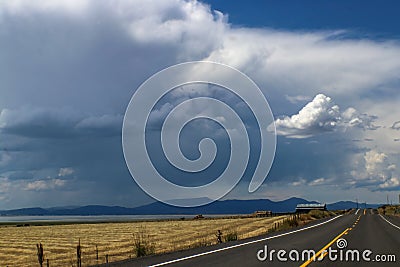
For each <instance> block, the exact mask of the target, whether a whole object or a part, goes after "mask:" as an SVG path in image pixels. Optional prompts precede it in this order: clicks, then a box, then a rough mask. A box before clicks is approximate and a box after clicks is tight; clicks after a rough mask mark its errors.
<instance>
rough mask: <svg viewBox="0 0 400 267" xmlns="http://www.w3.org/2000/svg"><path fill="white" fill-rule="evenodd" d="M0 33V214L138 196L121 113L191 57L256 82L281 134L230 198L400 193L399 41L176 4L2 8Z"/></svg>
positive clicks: (8, 4)
mask: <svg viewBox="0 0 400 267" xmlns="http://www.w3.org/2000/svg"><path fill="white" fill-rule="evenodd" d="M0 25H1V26H0V50H1V51H2V53H1V54H0V81H1V89H0V90H1V93H0V199H1V200H2V202H1V204H2V205H0V208H11V207H21V206H30V205H44V206H46V205H65V204H88V203H99V204H121V205H128V206H134V205H139V204H141V203H145V202H148V201H150V199H149V198H148V197H147V196H146V195H145V194H144V193H143V192H141V190H140V189H138V187H137V186H136V185H135V184H134V183H133V182H132V180H131V178H130V176H129V173H128V172H127V170H126V167H125V163H124V159H123V156H122V151H121V140H120V131H121V122H122V116H123V113H124V111H125V108H126V106H127V104H128V102H129V99H130V97H131V96H132V94H133V92H134V91H135V89H136V88H137V87H138V86H139V85H140V84H141V83H142V82H143V81H144V80H145V79H147V78H148V77H150V76H151V75H152V74H154V73H155V72H157V71H159V70H161V69H163V68H164V67H167V66H170V65H172V64H175V63H180V62H183V61H187V60H203V59H206V60H213V61H218V62H222V63H225V64H229V65H232V66H234V67H236V68H238V69H239V70H241V71H243V72H245V73H246V74H247V75H249V76H250V77H251V78H252V79H254V80H255V82H256V83H257V84H258V85H259V87H260V88H261V89H262V91H263V93H264V95H265V96H266V97H267V99H268V100H269V102H270V105H271V107H272V110H273V112H274V113H275V115H276V125H277V129H278V133H279V134H280V136H279V138H278V151H277V157H276V161H275V163H274V166H273V170H272V172H271V175H270V177H269V178H268V179H267V180H266V183H267V185H266V186H265V188H264V189H261V190H259V192H257V193H256V194H254V195H247V193H243V191H241V188H242V187H243V186H244V187H246V186H245V184H246V183H248V181H249V179H250V177H245V179H244V183H243V184H239V187H238V188H237V189H236V190H234V191H233V192H232V193H231V195H230V196H228V197H236V198H249V197H264V196H265V195H268V194H269V193H271V190H275V192H276V193H275V195H277V196H278V198H279V195H281V196H289V195H298V196H304V197H308V198H315V199H319V200H321V201H329V200H335V199H337V198H339V197H345V196H349V197H352V194H353V192H354V191H355V190H359V191H357V192H359V194H362V195H363V196H365V198H367V197H368V198H369V199H371V201H378V200H379V199H381V198H386V197H385V196H386V195H385V194H386V193H384V191H385V190H386V191H387V190H396V189H400V186H399V183H398V179H399V177H400V175H399V171H398V168H397V166H400V162H399V158H400V157H399V152H398V151H400V150H399V149H400V142H396V141H395V140H396V139H398V138H399V135H398V131H396V130H397V129H398V128H399V127H398V121H399V117H398V114H399V112H400V111H399V106H398V103H399V101H400V99H399V98H400V96H399V94H398V93H397V92H398V86H399V82H398V73H399V71H400V61H399V60H398V58H399V56H400V45H399V42H398V40H386V41H385V40H380V41H379V42H377V41H374V40H370V39H349V38H344V36H345V34H346V31H343V30H337V31H319V32H307V31H303V32H291V31H284V30H273V29H254V28H253V29H250V28H243V27H237V26H232V25H230V24H229V22H228V17H227V16H226V15H224V14H221V13H220V12H217V11H213V10H212V9H211V8H210V7H209V6H207V5H205V4H202V3H200V2H195V1H180V0H167V1H162V2H160V1H139V0H130V1H101V2H99V1H94V0H82V1H69V0H64V1H50V0H46V1H23V0H21V1H1V2H0ZM208 93H209V92H205V94H208ZM195 95H196V94H195ZM193 96H194V95H190V94H186V95H185V92H181V93H177V94H176V95H172V96H170V101H169V102H168V103H165V106H163V107H157V108H159V109H157V110H155V111H154V114H153V115H155V116H156V115H157V114H156V113H157V112H159V113H160V114H159V115H160V116H161V115H163V114H164V112H166V111H167V110H169V109H170V108H171V107H170V105H173V104H174V103H176V101H178V100H179V99H181V98H184V97H187V98H190V97H193ZM313 97H314V99H313ZM293 114H294V115H293ZM377 125H379V126H382V127H379V128H378V126H377ZM193 131H198V129H196V127H194V128H193ZM196 133H197V132H196ZM323 133H331V134H323ZM186 136H187V137H189V139H188V140H186V141H185V143H187V144H191V143H193V140H192V139H190V136H191V134H190V131H189V132H188V134H187V135H186ZM193 136H195V135H193ZM196 138H198V136H197V137H196ZM352 140H373V141H371V142H367V141H360V142H353V141H352ZM189 147H190V146H189ZM192 147H193V146H192ZM189 154H190V153H189ZM194 154H195V153H194ZM382 155H384V156H382ZM253 156H254V155H253ZM381 158H385V160H383V162H385V164H386V165H385V164H383V163H382V164H383V165H384V166H383V165H382V166H381V165H379V164H380V163H379V164H378V163H372V162H378V161H379V160H380V159H381ZM374 164H375V165H374ZM378 165H379V166H378ZM371 166H375V167H374V168H372V167H371ZM62 170H63V171H62ZM66 170H73V172H72V173H70V174H68V175H65V176H64V175H61V174H63V173H66ZM373 177H379V178H373ZM289 185H296V186H297V187H293V186H289ZM315 186H319V187H320V188H321V190H318V191H319V192H321V193H319V192H316V190H314V189H312V188H313V187H315ZM310 188H311V189H310ZM332 188H336V190H332ZM337 188H339V189H337ZM38 192H40V193H38ZM371 192H374V193H373V195H371V194H370V193H371ZM49 199H54V202H52V203H51V204H49V201H48V200H49ZM72 202H73V203H72Z"/></svg>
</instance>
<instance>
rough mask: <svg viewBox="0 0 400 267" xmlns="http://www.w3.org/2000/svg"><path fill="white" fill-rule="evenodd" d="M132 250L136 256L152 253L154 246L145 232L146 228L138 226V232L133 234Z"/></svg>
mask: <svg viewBox="0 0 400 267" xmlns="http://www.w3.org/2000/svg"><path fill="white" fill-rule="evenodd" d="M133 252H134V253H135V255H136V257H143V256H147V255H151V254H154V252H155V246H154V244H153V243H152V242H151V241H150V235H148V234H147V233H146V229H144V228H140V229H139V232H137V233H134V234H133Z"/></svg>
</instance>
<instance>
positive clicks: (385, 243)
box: [109, 210, 400, 267]
mask: <svg viewBox="0 0 400 267" xmlns="http://www.w3.org/2000/svg"><path fill="white" fill-rule="evenodd" d="M399 221H400V220H399V219H398V218H397V217H393V218H392V217H386V216H385V217H383V216H381V215H379V214H373V212H372V211H371V210H359V211H358V212H357V214H355V213H353V214H349V215H343V216H338V217H335V218H332V219H329V220H325V221H322V222H317V223H313V224H311V225H308V226H305V227H302V228H297V229H292V230H289V231H286V232H279V233H273V234H269V235H266V236H262V237H257V238H253V239H247V240H240V241H237V242H229V243H224V244H220V245H216V246H211V247H202V248H196V249H191V250H186V251H180V252H174V253H170V254H165V255H155V256H151V257H144V258H139V259H132V260H129V261H124V262H119V263H113V264H110V265H109V266H120V267H127V266H173V267H177V266H302V267H305V266H333V265H334V266H359V265H362V266H388V267H389V266H399V263H400V227H399V225H400V224H399ZM338 242H339V243H338ZM338 246H339V247H338ZM367 250H369V251H371V253H369V252H368V251H367ZM356 251H357V252H356ZM365 251H367V252H365ZM313 253H315V254H313ZM340 253H341V254H342V256H340ZM346 253H347V254H348V255H347V258H346ZM357 253H359V254H358V255H359V257H358V261H357V257H356V256H357ZM362 253H364V254H366V255H367V254H368V255H367V256H368V257H365V258H363V257H362V256H363V254H362ZM314 255H315V256H314ZM335 255H336V258H335ZM366 255H364V256H366ZM313 256H314V257H313ZM309 259H311V260H309ZM346 259H347V261H346ZM368 260H369V261H368ZM378 260H380V261H378ZM382 260H385V261H386V262H383V261H382Z"/></svg>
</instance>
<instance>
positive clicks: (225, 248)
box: [149, 215, 343, 267]
mask: <svg viewBox="0 0 400 267" xmlns="http://www.w3.org/2000/svg"><path fill="white" fill-rule="evenodd" d="M341 216H343V215H338V216H336V217H333V218H332V219H329V220H327V221H325V222H321V223H318V224H315V225H311V226H307V227H305V228H301V229H297V230H294V231H291V232H287V233H283V234H279V235H274V236H270V237H265V238H261V239H257V240H253V241H248V242H244V243H240V244H237V245H233V246H229V247H224V248H219V249H215V250H210V251H207V252H202V253H199V254H194V255H190V256H186V257H183V258H179V259H175V260H170V261H166V262H161V263H157V264H154V265H150V266H149V267H158V266H164V265H167V264H171V263H175V262H179V261H184V260H189V259H193V258H197V257H200V256H204V255H208V254H212V253H216V252H220V251H224V250H228V249H232V248H237V247H242V246H246V245H250V244H254V243H258V242H261V241H266V240H270V239H274V238H277V237H281V236H285V235H290V234H293V233H297V232H301V231H304V230H307V229H311V228H314V227H318V226H320V225H323V224H326V223H328V222H331V221H333V220H335V219H337V218H339V217H341Z"/></svg>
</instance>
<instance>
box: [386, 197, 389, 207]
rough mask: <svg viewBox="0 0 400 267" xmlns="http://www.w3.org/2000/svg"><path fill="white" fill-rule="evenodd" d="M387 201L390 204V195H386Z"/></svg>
mask: <svg viewBox="0 0 400 267" xmlns="http://www.w3.org/2000/svg"><path fill="white" fill-rule="evenodd" d="M386 201H387V204H388V205H389V195H386Z"/></svg>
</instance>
